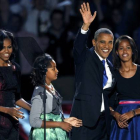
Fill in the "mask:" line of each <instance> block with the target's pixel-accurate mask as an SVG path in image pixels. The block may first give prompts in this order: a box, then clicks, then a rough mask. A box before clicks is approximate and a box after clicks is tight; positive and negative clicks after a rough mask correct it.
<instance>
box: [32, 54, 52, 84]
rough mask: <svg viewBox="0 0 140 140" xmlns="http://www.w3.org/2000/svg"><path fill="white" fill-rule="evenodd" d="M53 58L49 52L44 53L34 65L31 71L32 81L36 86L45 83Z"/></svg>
mask: <svg viewBox="0 0 140 140" xmlns="http://www.w3.org/2000/svg"><path fill="white" fill-rule="evenodd" d="M52 60H53V58H52V57H51V56H50V55H49V54H46V53H45V54H43V55H41V56H38V57H37V58H36V59H35V61H34V65H33V70H32V73H31V78H32V83H33V85H35V86H38V85H44V80H45V75H46V72H47V68H51V67H52V65H51V61H52Z"/></svg>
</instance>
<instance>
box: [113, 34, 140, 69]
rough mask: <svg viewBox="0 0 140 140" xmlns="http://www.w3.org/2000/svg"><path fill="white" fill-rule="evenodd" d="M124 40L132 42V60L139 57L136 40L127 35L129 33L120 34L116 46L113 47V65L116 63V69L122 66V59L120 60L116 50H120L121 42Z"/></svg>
mask: <svg viewBox="0 0 140 140" xmlns="http://www.w3.org/2000/svg"><path fill="white" fill-rule="evenodd" d="M122 40H127V41H128V42H129V43H130V46H131V48H132V53H133V55H132V61H133V62H135V61H136V60H137V57H138V50H137V46H136V44H135V42H134V40H133V39H132V38H131V37H130V36H127V35H122V36H120V37H119V38H118V39H117V40H116V41H115V44H114V48H113V65H114V68H116V69H119V68H120V66H121V60H120V58H119V56H118V55H117V53H116V51H118V47H119V44H120V42H121V41H122Z"/></svg>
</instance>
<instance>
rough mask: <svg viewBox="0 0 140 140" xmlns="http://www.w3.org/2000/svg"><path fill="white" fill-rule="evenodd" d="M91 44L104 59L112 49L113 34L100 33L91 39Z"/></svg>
mask: <svg viewBox="0 0 140 140" xmlns="http://www.w3.org/2000/svg"><path fill="white" fill-rule="evenodd" d="M92 44H93V46H94V47H95V51H96V52H97V53H98V54H99V55H100V56H101V57H102V58H103V59H105V58H107V57H108V56H109V54H110V52H111V51H112V49H113V36H112V35H111V34H106V33H100V34H99V36H98V38H97V40H95V39H93V40H92Z"/></svg>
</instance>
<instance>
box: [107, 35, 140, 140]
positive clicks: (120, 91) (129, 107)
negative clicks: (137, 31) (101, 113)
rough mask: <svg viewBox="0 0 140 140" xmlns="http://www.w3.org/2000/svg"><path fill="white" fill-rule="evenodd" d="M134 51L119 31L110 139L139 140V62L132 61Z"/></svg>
mask: <svg viewBox="0 0 140 140" xmlns="http://www.w3.org/2000/svg"><path fill="white" fill-rule="evenodd" d="M137 54H138V51H137V47H136V45H135V42H134V40H133V39H132V38H131V37H129V36H126V35H123V36H120V37H119V38H118V39H117V40H116V42H115V47H114V51H113V58H114V67H115V69H116V71H115V72H116V81H117V84H116V92H117V96H118V97H117V98H118V100H119V105H118V106H117V108H116V109H115V110H114V109H113V107H110V110H111V114H112V116H113V117H114V119H113V121H112V124H111V136H110V140H140V133H139V131H140V66H138V65H136V64H135V63H134V62H135V60H136V58H137ZM112 97H113V96H112ZM112 99H113V98H111V102H114V100H112Z"/></svg>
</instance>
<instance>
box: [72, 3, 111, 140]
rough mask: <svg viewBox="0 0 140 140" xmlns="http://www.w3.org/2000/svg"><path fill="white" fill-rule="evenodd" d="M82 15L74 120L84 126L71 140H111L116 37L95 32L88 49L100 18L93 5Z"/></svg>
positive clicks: (83, 9)
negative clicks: (92, 26) (89, 40)
mask: <svg viewBox="0 0 140 140" xmlns="http://www.w3.org/2000/svg"><path fill="white" fill-rule="evenodd" d="M80 13H81V15H82V18H83V22H84V23H83V26H82V28H81V30H80V31H79V32H78V35H77V37H76V40H75V43H74V49H73V55H74V61H75V71H76V72H75V75H76V76H75V82H76V93H75V96H74V101H73V106H72V111H71V116H74V117H77V118H79V119H81V120H82V121H83V126H82V127H80V128H73V129H72V131H71V133H70V138H71V140H107V139H109V125H110V118H109V116H110V111H109V105H108V93H109V92H110V91H111V90H112V88H113V85H114V84H113V82H114V78H113V74H112V65H111V63H110V62H109V61H108V60H107V59H106V58H107V57H108V55H109V53H110V52H111V51H112V49H113V39H114V36H113V33H112V32H111V31H110V30H109V29H106V28H101V29H99V30H97V31H96V32H95V35H94V39H93V40H92V44H93V46H94V48H93V47H92V48H90V49H88V48H87V47H86V41H87V37H88V32H89V31H88V30H89V26H90V24H91V23H92V22H93V21H94V19H95V17H96V12H94V14H93V16H92V14H91V11H90V6H89V4H88V3H87V4H85V3H83V4H82V5H81V9H80Z"/></svg>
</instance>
